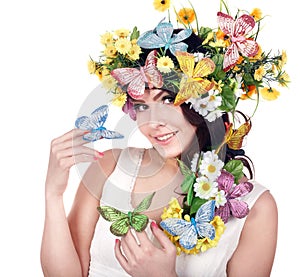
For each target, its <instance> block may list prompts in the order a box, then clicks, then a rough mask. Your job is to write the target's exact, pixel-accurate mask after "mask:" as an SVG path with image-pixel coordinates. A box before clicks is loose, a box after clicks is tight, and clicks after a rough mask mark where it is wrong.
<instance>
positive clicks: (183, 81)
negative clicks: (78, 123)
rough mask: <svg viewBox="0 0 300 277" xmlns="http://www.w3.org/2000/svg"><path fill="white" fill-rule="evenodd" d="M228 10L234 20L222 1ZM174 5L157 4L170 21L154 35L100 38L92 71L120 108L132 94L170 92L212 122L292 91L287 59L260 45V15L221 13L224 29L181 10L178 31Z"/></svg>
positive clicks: (129, 33)
mask: <svg viewBox="0 0 300 277" xmlns="http://www.w3.org/2000/svg"><path fill="white" fill-rule="evenodd" d="M221 4H222V5H220V6H221V7H222V6H224V7H225V8H226V11H227V13H228V9H227V6H226V5H225V3H224V2H223V1H222V0H221ZM170 5H171V1H163V2H162V1H157V0H154V7H155V9H156V10H158V11H162V12H164V11H168V14H169V21H168V22H163V21H161V22H159V23H158V25H157V26H156V27H155V28H154V29H153V30H150V31H147V32H145V33H143V34H141V35H140V32H139V30H138V29H137V27H134V29H133V30H132V31H129V30H126V29H119V30H117V31H115V32H107V33H105V34H103V35H102V36H101V43H102V45H103V46H104V49H103V51H101V54H100V57H99V60H98V61H94V60H92V59H91V60H90V61H89V62H88V67H89V71H90V73H93V74H96V75H97V76H98V77H99V79H100V80H101V82H102V85H103V87H104V88H106V89H107V90H108V91H109V92H112V93H113V96H114V97H113V99H112V103H113V104H115V105H118V106H121V107H123V108H124V109H123V110H124V111H125V112H126V110H127V109H126V106H127V105H128V104H129V101H127V99H128V97H127V96H128V95H129V96H130V97H132V98H134V99H137V98H139V97H141V96H142V95H143V93H144V90H145V87H149V88H153V87H155V88H165V89H167V90H171V91H173V92H174V93H176V98H175V103H174V104H175V105H180V104H182V103H183V102H187V103H190V105H191V107H192V108H193V109H194V110H195V111H197V112H198V113H199V114H201V115H202V116H204V117H205V118H206V119H207V120H208V121H213V120H215V119H216V118H217V117H220V116H221V114H222V112H234V111H235V110H236V108H237V105H238V103H239V101H241V100H255V101H256V102H257V104H258V102H259V99H260V96H261V97H262V98H264V99H267V100H273V99H276V98H277V97H278V96H279V94H280V93H279V91H278V90H277V89H276V88H275V87H276V86H277V85H279V86H283V87H285V86H287V84H288V82H289V76H288V74H287V73H286V72H285V71H284V65H285V63H286V61H287V56H286V52H285V51H282V53H277V54H273V53H271V51H263V50H262V49H261V47H260V45H259V44H258V42H257V39H258V37H259V34H260V24H261V21H262V20H263V18H262V13H261V11H260V10H259V9H254V10H253V11H252V12H251V13H244V14H240V11H238V12H237V14H236V15H235V16H234V17H232V16H231V15H229V14H226V13H223V12H221V11H219V12H218V13H217V15H216V21H217V23H218V26H216V27H213V28H210V27H202V26H201V27H200V26H199V22H198V20H197V15H196V12H195V10H194V9H193V8H182V9H180V10H179V11H176V10H175V15H176V21H177V22H176V23H177V26H178V28H177V29H175V30H174V27H173V24H172V23H171V22H170ZM194 23H195V28H194V27H193V24H194ZM192 36H197V38H198V45H196V46H195V47H194V49H192V51H191V52H189V47H190V45H189V43H187V42H186V41H187V40H189V39H190V38H191V37H192ZM145 53H147V56H146V57H144V56H145ZM125 104H126V105H125ZM255 110H256V108H255V109H254V111H255ZM253 114H254V113H253Z"/></svg>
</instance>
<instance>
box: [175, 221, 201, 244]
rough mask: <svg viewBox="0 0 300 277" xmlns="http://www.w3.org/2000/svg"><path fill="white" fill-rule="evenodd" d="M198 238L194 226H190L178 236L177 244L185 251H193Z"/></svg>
mask: <svg viewBox="0 0 300 277" xmlns="http://www.w3.org/2000/svg"><path fill="white" fill-rule="evenodd" d="M197 240H198V236H197V232H196V229H195V227H194V226H192V225H190V227H189V228H187V229H186V230H185V231H184V232H183V234H182V235H181V236H180V239H179V244H180V245H181V246H182V247H184V248H185V249H187V250H190V249H193V248H194V247H195V245H196V244H197Z"/></svg>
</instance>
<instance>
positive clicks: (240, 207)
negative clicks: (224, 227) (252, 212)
mask: <svg viewBox="0 0 300 277" xmlns="http://www.w3.org/2000/svg"><path fill="white" fill-rule="evenodd" d="M217 182H218V184H219V190H223V191H224V192H225V197H226V200H227V202H226V203H225V205H224V206H220V207H219V208H217V209H216V212H215V215H219V216H220V217H221V218H222V220H223V221H224V223H226V222H227V221H228V219H229V217H230V215H233V216H234V217H237V218H243V217H245V216H246V215H247V214H248V213H249V208H248V204H247V203H246V202H244V201H242V200H239V199H236V198H238V197H241V196H245V195H246V194H248V193H249V192H250V191H251V190H252V189H253V185H252V184H251V183H250V182H244V183H239V184H237V185H234V176H233V175H232V174H231V173H229V172H227V171H225V170H222V172H221V175H220V176H219V177H218V179H217Z"/></svg>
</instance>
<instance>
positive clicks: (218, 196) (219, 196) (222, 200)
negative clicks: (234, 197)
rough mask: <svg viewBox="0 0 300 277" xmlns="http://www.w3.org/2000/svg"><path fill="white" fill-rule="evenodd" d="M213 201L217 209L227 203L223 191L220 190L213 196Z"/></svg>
mask: <svg viewBox="0 0 300 277" xmlns="http://www.w3.org/2000/svg"><path fill="white" fill-rule="evenodd" d="M215 200H216V207H217V208H219V207H220V206H224V205H225V203H226V202H227V199H226V197H225V191H224V190H220V191H218V192H217V194H216V195H215Z"/></svg>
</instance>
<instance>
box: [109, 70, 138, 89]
mask: <svg viewBox="0 0 300 277" xmlns="http://www.w3.org/2000/svg"><path fill="white" fill-rule="evenodd" d="M139 75H140V71H139V70H138V69H137V68H129V67H128V68H127V67H124V68H116V69H113V70H112V71H111V76H113V77H114V78H115V79H116V80H117V81H118V83H119V84H120V85H122V86H125V85H128V84H129V83H130V82H132V81H133V80H134V79H135V78H136V77H137V76H139Z"/></svg>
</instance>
